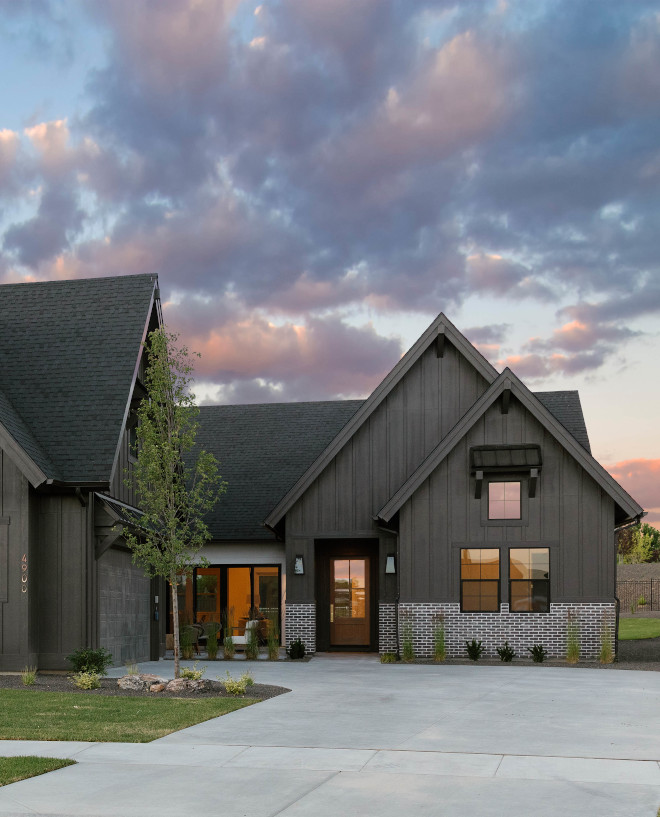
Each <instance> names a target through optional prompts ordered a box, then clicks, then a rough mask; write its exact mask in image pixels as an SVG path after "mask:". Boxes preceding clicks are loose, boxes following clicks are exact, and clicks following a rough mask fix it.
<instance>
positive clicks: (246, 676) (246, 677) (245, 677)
mask: <svg viewBox="0 0 660 817" xmlns="http://www.w3.org/2000/svg"><path fill="white" fill-rule="evenodd" d="M241 681H242V682H244V683H245V686H246V687H253V686H254V678H253V677H252V673H251V672H250V671H249V670H246V671H245V672H244V673H243V674H242V675H241Z"/></svg>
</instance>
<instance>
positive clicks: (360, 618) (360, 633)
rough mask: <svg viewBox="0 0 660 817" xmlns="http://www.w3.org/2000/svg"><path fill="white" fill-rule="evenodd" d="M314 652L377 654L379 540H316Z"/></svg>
mask: <svg viewBox="0 0 660 817" xmlns="http://www.w3.org/2000/svg"><path fill="white" fill-rule="evenodd" d="M314 545H315V560H314V561H315V567H314V574H315V575H314V588H315V594H316V649H317V650H318V651H319V652H324V651H325V650H337V651H342V650H344V651H346V652H351V651H353V650H355V651H360V652H362V651H372V650H373V651H377V650H378V550H379V544H378V539H375V538H374V539H348V538H346V539H317V540H316V541H315V543H314Z"/></svg>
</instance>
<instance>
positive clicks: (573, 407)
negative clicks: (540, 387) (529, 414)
mask: <svg viewBox="0 0 660 817" xmlns="http://www.w3.org/2000/svg"><path fill="white" fill-rule="evenodd" d="M534 396H535V397H537V398H538V399H539V400H540V401H541V403H543V405H544V406H545V407H546V408H547V409H548V411H549V412H550V413H551V414H554V416H555V417H556V418H557V419H558V420H559V422H560V423H561V424H562V425H563V426H564V428H565V429H566V431H568V432H569V433H570V434H572V435H573V437H575V439H576V440H577V442H579V443H580V445H581V446H582V448H584V449H585V450H586V451H588V452H589V453H590V454H591V445H590V444H589V435H588V434H587V426H586V424H585V422H584V414H582V404H581V403H580V395H579V394H578V392H576V391H535V392H534Z"/></svg>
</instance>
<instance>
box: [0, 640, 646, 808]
mask: <svg viewBox="0 0 660 817" xmlns="http://www.w3.org/2000/svg"><path fill="white" fill-rule="evenodd" d="M202 663H203V662H202ZM210 666H211V667H212V668H213V670H214V671H213V672H212V673H207V674H208V675H210V676H211V677H213V676H214V675H221V674H224V672H225V671H226V669H225V668H226V666H227V665H226V664H224V663H220V662H218V663H216V664H211V665H210ZM216 668H217V669H216ZM242 668H243V665H242V664H239V663H238V662H236V663H235V664H233V665H231V669H232V670H233V671H234V674H236V675H237V674H240V670H241V669H242ZM251 668H252V671H253V674H254V675H255V678H256V680H257V681H259V682H262V683H275V684H281V685H282V686H287V687H290V688H291V689H292V690H293V691H292V692H291V693H289V694H287V695H282V696H279V697H278V698H274V699H272V700H269V701H266V702H264V703H262V704H258V705H256V706H253V707H249V708H247V709H243V710H240V711H238V712H234V713H232V714H230V715H227V716H225V717H223V718H217V719H216V720H213V721H208V722H206V723H202V724H199V725H197V726H193V727H191V728H189V729H185V730H182V731H181V732H177V733H176V734H172V735H168V736H167V737H165V738H162V739H161V740H158V741H154V742H153V743H151V744H63V743H52V744H46V745H45V746H44V744H43V743H35V744H30V743H23V742H16V741H0V755H6V754H28V753H30V754H45V755H51V756H52V755H56V756H65V757H73V758H75V759H76V760H77V761H78V765H77V766H72V767H69V768H66V769H62V770H60V771H57V772H53V773H51V774H49V775H46V776H44V777H41V778H34V779H32V780H26V781H21V782H20V783H15V784H13V785H11V786H6V787H4V788H2V789H0V815H8V814H35V813H36V814H47V815H51V814H52V815H55V814H57V815H62V814H65V815H86V816H87V817H90V816H91V815H121V816H122V817H132V815H136V817H137V816H138V815H139V817H148V815H159V816H163V815H181V816H182V815H188V814H195V815H222V817H234V816H236V817H239V815H240V817H244V815H250V817H274V816H275V815H279V816H281V817H298V815H301V816H302V815H314V817H325V816H326V815H328V817H330V815H332V817H336V815H338V814H339V815H342V817H350V816H351V815H356V816H357V815H360V817H362V816H368V815H374V816H376V815H377V816H378V817H389V815H392V816H394V815H396V817H401V815H408V814H410V815H443V816H446V817H454V815H456V817H481V815H483V816H484V817H490V815H502V816H503V815H506V816H507V817H518V815H520V817H523V816H524V817H529V815H530V814H534V815H553V817H555V816H556V815H558V814H560V815H562V817H573V815H576V816H577V815H597V817H613V816H614V815H625V817H638V816H639V817H656V812H657V809H658V807H659V806H660V765H659V763H658V760H660V673H655V672H623V671H610V670H606V669H569V668H567V669H563V668H550V667H537V666H529V667H518V666H502V667H499V666H479V665H477V666H406V665H381V664H380V663H378V660H377V658H374V657H372V656H368V657H367V656H365V657H355V656H352V657H347V656H319V657H316V658H314V659H313V660H312V661H310V662H309V663H303V664H298V663H283V662H282V663H266V662H263V663H262V662H259V663H258V664H253V665H252V667H251ZM141 669H142V670H143V671H156V672H158V673H160V674H162V675H167V674H169V675H171V673H172V663H171V662H160V663H159V664H157V665H154V664H144V665H142V666H141ZM115 674H117V675H119V674H121V670H116V671H115Z"/></svg>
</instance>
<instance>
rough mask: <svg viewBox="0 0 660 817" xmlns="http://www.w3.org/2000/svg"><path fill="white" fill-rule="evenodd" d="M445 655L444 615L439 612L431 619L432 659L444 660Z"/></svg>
mask: <svg viewBox="0 0 660 817" xmlns="http://www.w3.org/2000/svg"><path fill="white" fill-rule="evenodd" d="M446 657H447V647H446V644H445V617H444V616H443V615H442V613H440V614H439V615H437V616H436V617H435V618H434V620H433V660H434V661H436V662H440V661H444V660H445V658H446Z"/></svg>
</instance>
